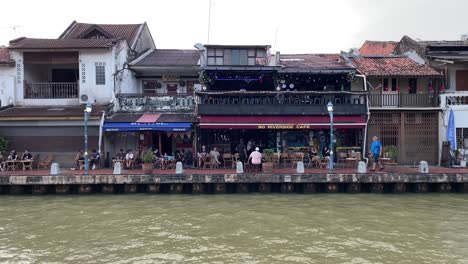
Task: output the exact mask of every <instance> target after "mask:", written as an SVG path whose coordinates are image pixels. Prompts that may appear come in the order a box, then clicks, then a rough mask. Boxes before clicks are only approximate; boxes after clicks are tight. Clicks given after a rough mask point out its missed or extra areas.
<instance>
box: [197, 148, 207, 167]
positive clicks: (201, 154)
mask: <svg viewBox="0 0 468 264" xmlns="http://www.w3.org/2000/svg"><path fill="white" fill-rule="evenodd" d="M206 155H208V153H207V152H206V146H205V145H202V148H201V150H200V152H198V153H197V156H198V168H201V164H202V162H203V161H204V160H205V157H206Z"/></svg>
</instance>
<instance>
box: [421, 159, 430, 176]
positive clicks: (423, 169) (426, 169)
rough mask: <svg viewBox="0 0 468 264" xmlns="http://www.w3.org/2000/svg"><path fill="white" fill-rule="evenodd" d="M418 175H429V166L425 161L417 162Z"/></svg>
mask: <svg viewBox="0 0 468 264" xmlns="http://www.w3.org/2000/svg"><path fill="white" fill-rule="evenodd" d="M419 173H429V166H428V165H427V161H425V160H421V161H420V162H419Z"/></svg>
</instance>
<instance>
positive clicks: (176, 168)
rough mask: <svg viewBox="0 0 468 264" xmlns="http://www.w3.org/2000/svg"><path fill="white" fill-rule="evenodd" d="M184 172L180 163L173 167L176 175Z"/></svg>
mask: <svg viewBox="0 0 468 264" xmlns="http://www.w3.org/2000/svg"><path fill="white" fill-rule="evenodd" d="M183 172H184V168H183V166H182V162H180V161H178V162H177V163H176V166H175V173H176V174H181V173H183Z"/></svg>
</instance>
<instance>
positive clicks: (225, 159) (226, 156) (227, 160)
mask: <svg viewBox="0 0 468 264" xmlns="http://www.w3.org/2000/svg"><path fill="white" fill-rule="evenodd" d="M233 162H234V160H233V158H232V155H231V153H224V154H223V166H224V168H226V163H231V166H232V164H233Z"/></svg>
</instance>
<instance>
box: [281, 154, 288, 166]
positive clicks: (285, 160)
mask: <svg viewBox="0 0 468 264" xmlns="http://www.w3.org/2000/svg"><path fill="white" fill-rule="evenodd" d="M280 159H281V164H282V165H283V167H287V166H288V163H291V159H290V157H289V154H288V153H281V156H280Z"/></svg>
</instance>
